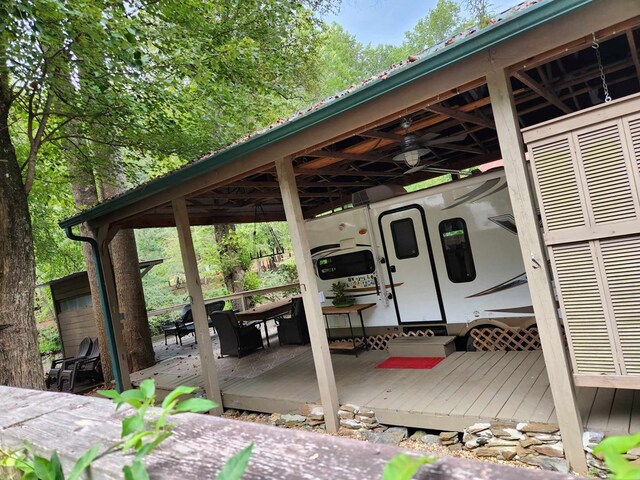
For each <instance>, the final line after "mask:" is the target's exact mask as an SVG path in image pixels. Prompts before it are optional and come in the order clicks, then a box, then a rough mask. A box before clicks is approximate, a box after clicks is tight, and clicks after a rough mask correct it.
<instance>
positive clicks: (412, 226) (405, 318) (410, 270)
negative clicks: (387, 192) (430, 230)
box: [378, 205, 444, 323]
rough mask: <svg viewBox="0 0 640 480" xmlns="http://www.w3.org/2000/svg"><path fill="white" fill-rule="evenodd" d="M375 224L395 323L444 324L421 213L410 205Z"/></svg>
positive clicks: (419, 209) (383, 215)
mask: <svg viewBox="0 0 640 480" xmlns="http://www.w3.org/2000/svg"><path fill="white" fill-rule="evenodd" d="M378 221H379V224H380V231H381V232H382V243H383V247H384V251H385V258H386V261H387V269H388V273H389V279H390V281H391V288H392V291H393V299H394V302H395V307H396V314H397V316H398V322H399V323H415V322H441V321H443V319H444V316H443V315H442V309H441V300H440V291H439V287H438V280H437V278H436V275H435V266H434V263H433V259H432V253H431V245H430V242H429V237H428V235H427V225H426V221H425V216H424V211H423V210H422V208H421V207H420V206H418V205H411V206H408V207H403V208H400V209H395V210H390V211H388V212H384V213H383V214H381V215H380V218H379V220H378Z"/></svg>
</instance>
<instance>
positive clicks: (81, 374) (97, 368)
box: [58, 338, 102, 392]
mask: <svg viewBox="0 0 640 480" xmlns="http://www.w3.org/2000/svg"><path fill="white" fill-rule="evenodd" d="M86 381H89V382H91V384H92V385H94V384H96V383H98V382H101V381H102V368H101V365H100V345H99V343H98V339H97V338H96V339H94V340H93V342H92V343H91V350H90V351H89V353H88V354H87V356H86V357H84V358H81V359H79V360H77V361H76V362H74V363H73V365H70V366H69V367H68V368H65V369H64V370H61V371H60V376H59V378H58V390H62V388H63V386H64V384H65V383H66V384H67V389H68V391H69V392H73V390H74V388H75V386H76V382H86Z"/></svg>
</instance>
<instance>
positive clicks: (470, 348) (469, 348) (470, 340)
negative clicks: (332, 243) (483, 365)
mask: <svg viewBox="0 0 640 480" xmlns="http://www.w3.org/2000/svg"><path fill="white" fill-rule="evenodd" d="M466 339H467V340H466V350H467V352H475V351H476V347H475V346H474V345H473V338H471V332H469V333H467V337H466Z"/></svg>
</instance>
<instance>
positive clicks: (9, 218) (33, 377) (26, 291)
mask: <svg viewBox="0 0 640 480" xmlns="http://www.w3.org/2000/svg"><path fill="white" fill-rule="evenodd" d="M0 53H1V49H0ZM0 58H4V57H3V55H0ZM10 106H11V91H10V89H9V78H8V72H7V71H6V69H5V68H2V67H0V384H2V385H10V386H15V387H24V388H37V389H44V373H43V370H42V362H41V360H40V353H39V349H38V332H37V328H36V321H35V317H34V314H33V307H34V303H33V302H34V299H33V291H34V288H35V264H34V262H35V260H34V252H33V237H32V232H31V218H30V215H29V206H28V203H27V194H26V192H25V189H24V186H23V183H22V175H21V174H20V166H19V165H18V159H17V158H16V152H15V150H14V148H13V143H12V142H11V136H10V134H9V108H10Z"/></svg>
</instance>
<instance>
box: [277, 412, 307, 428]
mask: <svg viewBox="0 0 640 480" xmlns="http://www.w3.org/2000/svg"><path fill="white" fill-rule="evenodd" d="M280 419H281V420H282V421H283V422H284V425H285V427H296V426H298V425H302V424H303V423H305V422H306V421H307V417H303V416H302V415H282V416H281V417H280Z"/></svg>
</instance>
